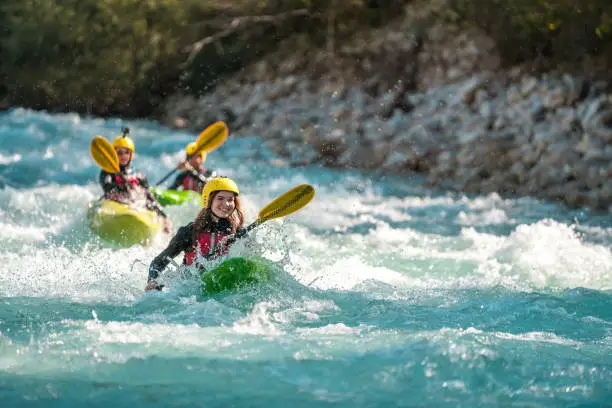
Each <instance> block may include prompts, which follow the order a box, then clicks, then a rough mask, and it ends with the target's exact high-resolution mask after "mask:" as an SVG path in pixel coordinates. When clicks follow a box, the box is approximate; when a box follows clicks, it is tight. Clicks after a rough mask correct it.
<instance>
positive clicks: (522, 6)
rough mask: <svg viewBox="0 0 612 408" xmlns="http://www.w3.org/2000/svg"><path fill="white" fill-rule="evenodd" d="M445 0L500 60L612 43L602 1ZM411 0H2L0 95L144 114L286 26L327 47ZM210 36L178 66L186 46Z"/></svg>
mask: <svg viewBox="0 0 612 408" xmlns="http://www.w3.org/2000/svg"><path fill="white" fill-rule="evenodd" d="M447 1H448V6H447V7H445V8H444V10H445V12H444V17H445V18H450V19H451V20H452V21H454V22H456V23H459V24H462V25H470V26H478V27H480V28H482V29H484V30H485V31H487V32H488V33H489V34H490V35H491V37H492V38H493V39H494V40H496V41H497V44H498V46H499V47H500V49H501V50H502V52H503V54H504V55H505V56H506V58H507V62H508V63H515V62H521V61H525V60H529V59H533V58H534V57H537V56H541V55H544V56H552V57H555V58H557V59H560V60H567V61H573V60H580V59H581V58H584V56H585V55H588V54H597V53H602V54H603V52H602V51H603V50H606V47H608V46H609V45H610V44H611V43H612V2H611V1H609V0H447ZM410 3H414V5H413V6H412V8H413V10H412V12H411V13H412V14H411V15H412V16H413V17H414V16H416V15H417V14H418V13H417V11H418V10H419V4H421V3H422V2H418V1H416V0H413V1H410V0H3V1H2V2H0V101H1V100H2V99H4V97H5V95H2V94H1V93H2V92H4V93H6V94H7V95H8V98H6V99H7V100H8V102H9V103H10V104H12V105H22V106H28V107H34V108H43V109H50V110H61V111H66V110H72V111H78V112H88V113H92V114H99V115H111V114H113V115H114V114H119V115H124V116H146V115H150V114H151V113H152V112H153V111H154V109H155V107H156V106H158V105H159V104H160V103H161V102H162V101H163V99H164V97H165V96H166V95H167V94H169V93H171V92H174V91H175V90H176V89H179V88H180V89H182V90H186V91H188V92H192V93H194V94H198V93H199V92H202V91H204V90H206V89H208V88H209V87H210V86H214V84H215V83H216V82H218V81H219V79H220V78H221V77H222V76H223V75H225V74H227V73H229V72H232V71H235V70H238V69H240V68H242V67H243V66H245V65H246V64H248V63H249V62H251V61H253V60H257V59H260V58H265V56H266V54H267V53H269V52H272V51H275V50H276V49H277V48H278V47H279V44H281V43H282V40H283V39H284V38H287V37H289V36H291V35H294V34H296V33H300V34H301V35H304V34H305V37H307V38H308V39H309V42H307V43H306V45H305V46H311V47H312V46H318V47H327V48H326V49H332V50H333V48H334V43H339V42H342V41H344V40H350V39H351V38H352V35H353V34H354V33H355V32H356V31H358V30H363V29H367V28H368V27H372V26H381V25H384V24H387V23H388V22H389V21H391V20H392V19H394V18H397V17H399V16H401V15H402V13H403V10H404V8H405V7H406V5H407V4H410ZM298 9H299V10H302V11H303V10H306V11H305V12H304V11H303V12H302V13H300V14H299V15H292V16H290V17H287V18H284V17H283V18H279V19H275V18H269V16H274V15H283V14H287V12H291V11H295V10H298ZM254 16H268V17H266V18H260V19H258V18H251V17H254ZM249 18H250V19H249ZM428 22H429V20H428ZM228 27H234V29H231V30H229V32H228V33H226V34H223V35H222V36H219V37H218V38H217V37H216V35H217V34H218V33H224V32H225V31H227V29H228ZM211 36H212V38H214V41H211V42H210V44H208V43H207V45H205V47H204V48H203V49H202V50H201V51H199V52H198V53H197V57H196V58H194V59H193V60H191V59H189V61H192V62H190V63H189V64H186V63H185V62H186V61H188V58H187V57H188V55H189V51H190V48H189V45H190V44H192V43H194V42H196V41H198V40H200V39H202V38H207V37H211ZM304 52H306V50H304Z"/></svg>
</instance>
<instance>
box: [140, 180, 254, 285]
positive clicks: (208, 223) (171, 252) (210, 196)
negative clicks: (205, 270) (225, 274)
mask: <svg viewBox="0 0 612 408" xmlns="http://www.w3.org/2000/svg"><path fill="white" fill-rule="evenodd" d="M239 194H240V193H239V191H238V186H237V185H236V183H235V182H234V181H233V180H232V179H230V178H227V177H214V178H212V179H210V180H209V181H208V182H207V183H206V185H205V186H204V190H203V191H202V210H200V212H199V213H198V215H197V216H196V218H195V221H193V222H190V223H189V224H187V225H185V226H183V227H180V228H179V229H178V231H177V233H176V235H175V236H174V237H173V238H172V240H171V241H170V243H169V244H168V247H167V248H166V249H164V250H163V251H162V252H161V253H160V254H159V255H157V256H156V257H155V259H153V261H152V262H151V265H150V266H149V279H148V282H147V286H146V288H145V290H146V291H149V290H152V289H161V286H160V285H159V284H158V283H157V281H156V280H155V279H157V277H158V276H159V274H160V273H161V272H162V271H163V270H164V268H166V266H168V264H169V263H170V261H171V260H172V258H174V257H176V256H177V255H179V254H180V253H181V252H184V256H183V264H184V265H191V264H194V263H195V264H196V265H198V266H203V265H202V264H201V262H203V261H206V260H211V259H214V258H216V257H218V256H220V255H223V254H226V253H227V252H228V251H229V247H230V246H231V243H232V242H234V240H229V241H228V238H230V237H232V236H234V237H241V236H243V235H244V234H245V233H246V230H245V229H244V228H243V224H244V213H243V211H242V207H241V206H240V199H239V197H238V196H239Z"/></svg>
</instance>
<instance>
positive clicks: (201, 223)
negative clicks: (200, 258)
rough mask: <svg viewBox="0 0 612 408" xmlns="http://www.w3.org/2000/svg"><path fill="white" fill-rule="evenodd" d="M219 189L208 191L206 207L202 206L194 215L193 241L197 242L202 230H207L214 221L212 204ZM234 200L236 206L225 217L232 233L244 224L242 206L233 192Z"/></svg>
mask: <svg viewBox="0 0 612 408" xmlns="http://www.w3.org/2000/svg"><path fill="white" fill-rule="evenodd" d="M219 191H221V190H219ZM219 191H213V192H212V193H210V197H208V204H207V205H206V208H202V209H201V210H200V212H199V213H198V215H197V216H196V219H195V222H194V224H193V236H192V238H193V242H194V243H197V242H198V237H199V236H200V234H201V233H202V232H206V231H209V230H210V229H211V228H212V225H213V223H214V222H215V221H214V219H213V212H212V204H213V201H214V199H215V197H216V196H217V194H218V193H219ZM234 200H235V201H234V202H235V204H236V208H235V209H234V212H233V213H232V214H231V215H230V216H229V217H228V218H227V219H228V220H229V222H230V224H231V228H232V234H235V233H236V230H237V229H238V228H240V227H242V226H243V225H244V212H243V211H242V206H241V205H240V197H238V195H237V194H234Z"/></svg>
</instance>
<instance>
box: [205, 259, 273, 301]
mask: <svg viewBox="0 0 612 408" xmlns="http://www.w3.org/2000/svg"><path fill="white" fill-rule="evenodd" d="M272 276H273V272H272V269H271V267H270V265H269V261H266V260H265V259H263V258H261V259H247V258H231V259H228V260H226V261H224V262H222V263H221V264H219V265H218V266H216V267H215V268H213V269H211V270H209V271H205V272H204V273H202V276H201V279H202V292H203V293H204V294H206V295H214V294H216V293H219V292H223V291H226V290H235V289H238V288H241V287H245V286H251V285H254V284H258V283H264V282H269V281H270V280H271V279H272Z"/></svg>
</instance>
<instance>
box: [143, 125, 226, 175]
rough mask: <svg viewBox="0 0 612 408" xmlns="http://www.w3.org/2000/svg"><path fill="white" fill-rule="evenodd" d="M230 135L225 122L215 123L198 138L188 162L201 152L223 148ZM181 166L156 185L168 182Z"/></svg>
mask: <svg viewBox="0 0 612 408" xmlns="http://www.w3.org/2000/svg"><path fill="white" fill-rule="evenodd" d="M228 134H229V130H228V128H227V125H226V124H225V122H215V123H213V124H212V125H210V126H209V127H207V128H206V129H204V131H203V132H202V133H200V136H198V140H196V150H195V151H194V152H193V154H191V155H189V156H187V159H186V160H185V161H187V160H189V159H190V158H191V157H192V156H194V155H196V154H200V153H201V152H207V153H208V152H210V151H212V150H215V149H216V148H217V147H219V146H221V145H222V144H223V142H225V139H227V135H228ZM180 166H181V165H180V164H179V165H178V166H177V167H176V168H174V169H172V170H171V171H170V172H169V173H168V174H166V175H165V176H164V177H163V178H162V179H161V180H159V181H158V182H157V183H156V184H155V185H156V186H159V185H160V184H161V183H163V182H164V181H166V180H167V179H168V177H170V176H171V175H173V174H174V172H175V171H177V170H178V169H179V167H180Z"/></svg>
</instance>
